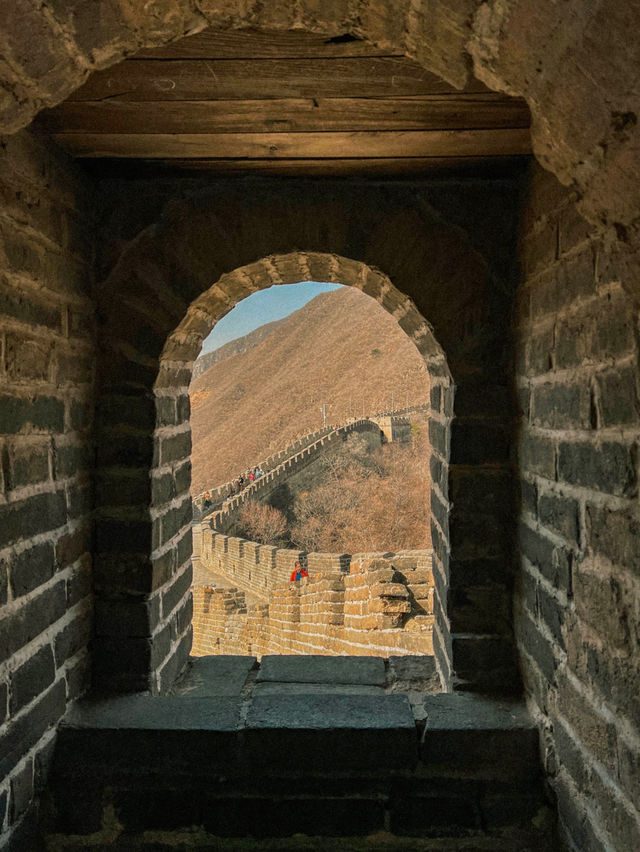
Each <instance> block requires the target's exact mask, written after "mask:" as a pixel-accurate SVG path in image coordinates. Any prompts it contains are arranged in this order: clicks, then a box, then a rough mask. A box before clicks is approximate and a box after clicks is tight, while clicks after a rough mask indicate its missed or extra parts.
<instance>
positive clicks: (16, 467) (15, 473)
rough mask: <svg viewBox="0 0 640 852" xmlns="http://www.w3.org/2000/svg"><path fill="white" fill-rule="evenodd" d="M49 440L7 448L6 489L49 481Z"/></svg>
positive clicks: (16, 444)
mask: <svg viewBox="0 0 640 852" xmlns="http://www.w3.org/2000/svg"><path fill="white" fill-rule="evenodd" d="M49 448H50V444H49V440H48V439H47V440H45V441H40V442H38V443H34V442H32V441H29V443H28V444H22V443H14V444H11V445H10V448H9V476H8V480H9V481H8V483H7V488H9V489H13V488H21V487H23V486H24V485H32V484H33V483H36V482H45V481H46V480H48V479H49Z"/></svg>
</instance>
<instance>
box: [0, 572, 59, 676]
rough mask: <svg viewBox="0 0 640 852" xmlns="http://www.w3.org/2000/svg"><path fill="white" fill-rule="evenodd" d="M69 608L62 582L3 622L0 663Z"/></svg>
mask: <svg viewBox="0 0 640 852" xmlns="http://www.w3.org/2000/svg"><path fill="white" fill-rule="evenodd" d="M66 607H67V601H66V593H65V583H64V580H61V581H60V582H59V583H56V584H55V585H54V586H50V587H49V588H47V589H45V591H43V592H41V593H40V594H39V595H36V596H35V597H32V598H30V599H29V600H28V601H27V602H26V603H25V604H24V605H23V606H21V607H20V608H18V609H17V610H16V611H15V612H13V613H12V614H11V615H7V616H5V617H4V618H3V619H2V621H0V662H2V661H4V660H6V659H8V658H9V657H10V656H11V655H12V654H13V653H15V651H17V650H18V649H19V648H22V647H23V646H24V645H26V644H27V643H28V642H31V640H32V639H35V637H36V636H38V635H39V634H40V633H42V632H43V631H44V630H46V629H47V627H49V626H50V625H51V624H53V623H54V622H55V621H57V620H58V619H59V618H61V617H62V616H63V615H64V613H65V611H66Z"/></svg>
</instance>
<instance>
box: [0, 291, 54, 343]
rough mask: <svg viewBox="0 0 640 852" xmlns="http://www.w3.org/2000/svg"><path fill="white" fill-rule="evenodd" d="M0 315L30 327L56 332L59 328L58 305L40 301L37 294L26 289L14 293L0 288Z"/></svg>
mask: <svg viewBox="0 0 640 852" xmlns="http://www.w3.org/2000/svg"><path fill="white" fill-rule="evenodd" d="M0 314H2V315H3V316H9V317H13V318H14V319H17V320H20V321H21V322H24V323H27V324H29V325H30V326H35V325H39V326H44V327H46V328H49V329H51V330H52V331H58V332H59V331H60V328H61V312H60V307H59V305H56V304H55V303H53V302H49V301H46V300H41V299H40V298H39V294H37V293H34V292H29V291H27V290H26V289H23V290H21V291H16V290H15V289H9V288H8V287H5V286H0Z"/></svg>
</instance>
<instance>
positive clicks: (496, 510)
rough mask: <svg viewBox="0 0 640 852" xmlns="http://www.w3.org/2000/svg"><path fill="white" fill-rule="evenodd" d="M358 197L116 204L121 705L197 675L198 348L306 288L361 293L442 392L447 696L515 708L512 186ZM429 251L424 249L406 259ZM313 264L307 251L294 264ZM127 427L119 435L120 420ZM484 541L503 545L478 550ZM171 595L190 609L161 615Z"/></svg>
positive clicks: (470, 185)
mask: <svg viewBox="0 0 640 852" xmlns="http://www.w3.org/2000/svg"><path fill="white" fill-rule="evenodd" d="M349 187H350V192H349V193H348V194H346V195H345V194H344V193H343V192H340V193H336V188H335V186H334V185H332V184H331V183H330V182H329V183H327V182H322V181H297V180H293V181H290V182H287V183H286V185H285V184H282V183H281V182H277V181H271V180H251V181H247V182H245V183H243V194H242V197H239V196H238V195H237V191H236V190H237V187H236V186H235V185H234V184H233V182H232V181H223V180H215V181H211V180H207V179H205V178H202V179H197V180H192V179H190V180H189V181H187V182H182V183H178V182H176V181H175V180H173V179H169V180H167V181H160V182H154V183H153V184H151V183H149V182H148V181H147V180H140V181H138V180H133V181H108V182H107V183H106V185H102V187H101V188H102V189H103V192H104V198H105V204H104V207H103V209H102V210H101V226H102V230H101V234H102V235H103V236H104V240H101V257H100V260H99V263H98V268H99V269H101V270H103V274H104V280H103V281H102V283H101V284H100V286H99V287H98V288H97V292H98V294H99V297H100V314H101V316H102V317H103V319H104V322H103V324H102V326H101V340H100V349H101V355H102V366H101V371H100V375H101V386H100V390H99V395H100V400H101V402H100V405H99V407H98V411H99V412H100V415H99V431H100V435H101V438H100V441H101V445H102V446H103V447H104V453H103V455H102V456H101V458H100V459H99V466H98V468H99V477H100V479H101V480H108V481H109V482H110V486H111V487H110V489H109V490H108V491H107V490H105V491H104V492H103V493H101V494H100V495H99V500H98V505H97V510H96V516H97V519H98V523H97V530H96V532H97V535H96V559H97V561H98V562H99V564H100V565H101V566H104V569H105V572H104V573H105V576H106V574H107V567H108V566H110V567H109V576H110V580H109V582H108V584H105V586H104V587H103V588H102V589H101V590H100V594H101V595H103V594H104V595H105V596H106V597H108V598H109V599H116V598H117V599H119V600H121V601H123V605H122V607H120V609H119V611H120V612H122V613H124V612H125V610H126V611H127V615H126V617H125V616H124V615H123V616H122V623H121V625H120V627H119V628H118V630H119V634H118V635H114V636H106V637H102V636H100V635H98V636H97V637H96V653H95V657H94V659H95V663H96V671H100V673H101V677H102V676H103V675H104V677H105V684H106V685H107V686H109V688H111V689H117V690H131V689H141V688H147V687H149V688H151V689H152V690H159V691H162V690H163V689H164V688H165V686H166V685H167V684H168V683H169V682H170V679H171V677H172V676H173V674H174V673H175V671H176V670H177V669H178V668H179V667H180V665H182V664H183V663H184V662H185V661H186V659H187V655H188V643H189V624H188V613H189V607H190V600H189V595H188V573H189V566H188V564H187V562H186V561H182V558H183V554H184V552H185V551H186V550H187V548H188V540H189V535H190V531H189V523H188V518H187V510H188V503H187V499H186V497H187V495H186V490H185V479H186V478H187V477H188V475H189V460H188V453H189V431H188V430H189V426H188V422H189V412H188V400H187V395H188V386H189V381H190V376H191V370H192V367H193V362H194V361H195V358H196V357H197V355H198V352H199V348H200V344H201V341H202V340H203V338H204V337H205V336H206V334H207V333H208V332H209V330H210V328H211V326H212V325H213V324H214V323H215V322H216V321H217V319H219V318H220V317H221V316H223V315H224V314H225V313H227V312H228V310H229V309H230V308H231V307H232V306H233V305H234V304H236V303H237V302H238V301H240V300H241V299H243V298H245V297H246V296H248V295H250V293H252V292H255V291H256V290H258V289H261V288H262V287H265V286H270V285H272V284H273V283H282V284H285V283H294V282H296V281H304V280H325V281H338V282H340V283H343V284H349V285H351V286H356V287H358V288H359V289H361V290H362V291H363V292H364V293H365V294H367V295H369V296H370V297H372V298H374V299H376V301H378V302H379V303H380V304H381V305H382V306H383V307H384V308H385V309H386V310H387V311H388V312H389V313H391V314H392V315H393V316H394V317H395V318H396V319H397V321H398V324H399V325H400V327H401V328H402V329H403V330H404V331H405V332H406V333H407V335H408V337H409V338H410V339H411V340H412V341H413V342H414V344H415V346H416V348H417V349H418V351H419V352H420V353H421V355H422V357H423V358H424V361H425V365H426V367H427V370H428V372H429V375H430V377H431V384H432V390H433V406H432V411H433V417H432V421H433V422H432V424H431V436H430V437H431V445H432V446H433V448H434V454H433V465H434V477H433V481H434V488H433V494H432V500H433V502H432V505H433V506H434V507H435V508H434V511H433V515H434V518H435V519H436V520H435V524H436V525H437V528H435V529H434V572H435V573H436V577H437V578H436V582H435V586H436V592H435V602H434V610H435V615H436V623H437V628H436V634H437V638H436V640H435V651H436V657H437V659H438V661H439V663H438V664H439V669H440V672H441V674H442V676H443V678H444V680H445V683H446V684H447V686H448V687H451V686H452V685H454V684H455V686H456V687H457V688H462V689H467V690H479V691H484V692H498V691H501V692H504V691H511V692H517V690H518V689H519V688H520V684H519V681H518V677H517V663H516V657H515V653H514V643H513V633H512V621H511V609H510V606H509V604H508V602H509V600H510V597H511V592H512V579H513V571H512V567H513V562H512V557H513V553H512V546H513V539H512V536H511V532H510V531H511V530H512V529H513V523H514V515H513V505H512V493H513V488H512V478H511V476H512V472H511V470H510V467H509V464H510V461H509V453H510V432H511V425H512V422H513V405H512V400H511V398H510V397H509V394H508V391H507V388H508V384H507V367H508V348H509V339H508V334H507V329H508V323H509V319H510V296H511V293H512V288H513V286H514V281H515V279H514V274H513V273H514V269H513V260H514V250H515V234H513V237H514V240H513V242H510V237H511V235H512V229H513V226H514V223H515V213H514V211H515V202H516V194H515V184H514V183H513V182H511V181H493V180H478V181H469V182H466V181H464V180H460V181H454V182H453V183H452V182H449V181H448V182H443V183H440V182H437V181H425V182H423V183H419V182H418V183H415V184H414V183H411V184H404V183H403V184H400V183H388V184H377V183H376V184H375V185H373V184H371V183H368V182H366V181H359V180H356V181H352V182H350V184H349ZM134 197H135V199H136V203H135V204H133V203H132V198H134ZM291 210H296V211H298V212H299V214H300V215H296V216H290V215H289V213H288V212H287V211H291ZM221 211H225V215H224V216H222V215H221ZM466 229H469V230H468V231H467V230H466ZM417 233H419V234H421V235H422V238H421V239H413V238H411V239H408V237H409V235H415V234H417ZM220 234H224V235H225V238H224V239H223V240H220V239H217V238H216V239H214V238H212V235H220ZM498 237H499V238H498ZM300 245H304V246H305V247H306V248H305V250H300V251H292V250H291V247H292V246H300ZM398 245H403V246H404V248H405V250H404V251H403V252H402V253H399V252H398V250H397V247H398ZM452 257H453V258H454V259H455V260H454V262H451V258H452ZM256 258H259V259H256ZM434 259H435V260H434ZM380 270H384V272H381V271H380ZM216 276H217V278H216ZM212 281H214V282H215V283H213V284H212ZM123 312H125V313H126V321H123ZM454 385H455V406H454ZM458 405H459V410H457V409H458ZM454 409H455V411H454ZM114 411H119V412H120V421H119V422H118V421H117V420H115V419H111V420H109V413H110V412H114ZM103 412H104V414H103ZM454 413H455V417H456V420H455V423H454V424H453V427H452V428H450V424H451V420H452V417H453V414H454ZM151 424H153V425H154V427H155V432H154V439H153V442H152V441H151V440H150V436H151V432H152V431H153V430H152V429H151ZM154 446H155V454H154ZM115 458H117V463H115V461H114V459H115ZM449 460H451V465H449ZM150 473H151V476H150V475H149V474H150ZM150 481H151V483H152V485H153V488H152V489H150ZM454 489H455V500H452V501H451V497H452V496H453V490H454ZM151 490H152V492H153V493H152V494H150V491H151ZM450 501H451V502H450ZM452 502H453V504H454V508H453V511H452V513H451V515H450V514H449V510H450V508H451V503H452ZM150 503H151V505H152V517H151V519H150V518H149V513H148V507H149V504H150ZM478 506H480V507H481V508H482V512H481V513H478ZM181 519H182V526H180V521H181ZM451 520H454V521H455V523H454V524H453V526H452V525H451V523H450V521H451ZM484 530H489V531H490V533H491V534H490V537H488V538H485V540H484V541H483V540H482V539H481V534H482V533H483V532H484ZM125 565H126V566H128V567H127V570H126V571H125V570H123V566H125ZM169 589H175V593H176V595H177V598H174V597H173V594H172V596H171V598H169V599H167V606H166V607H165V605H164V604H163V603H162V599H163V597H162V596H163V595H164V594H165V593H166V592H168V590H169ZM149 596H153V597H155V598H156V600H155V602H153V606H151V605H150V604H151V599H150V597H149ZM158 598H159V600H158ZM496 602H497V605H496ZM171 605H173V608H172V609H169V607H170V606H171ZM116 614H117V613H116ZM125 623H126V624H128V625H131V624H132V623H135V624H136V625H137V627H136V628H135V629H136V631H137V633H136V635H125V634H126V630H125ZM128 629H129V630H130V627H129V628H128ZM113 630H114V632H115V630H116V627H115V620H114V628H113ZM456 657H458V659H456ZM454 672H455V676H454V674H453V673H454Z"/></svg>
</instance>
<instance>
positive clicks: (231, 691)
mask: <svg viewBox="0 0 640 852" xmlns="http://www.w3.org/2000/svg"><path fill="white" fill-rule="evenodd" d="M255 663H256V658H255V657H240V656H233V655H231V654H228V655H223V654H220V655H218V656H217V657H215V658H213V657H200V658H199V659H195V660H191V661H190V664H189V666H188V668H187V669H186V670H185V672H184V673H183V675H182V677H181V678H180V680H179V681H178V682H177V683H176V684H175V686H174V687H173V689H172V693H173V694H174V695H185V696H187V697H188V698H211V697H214V696H219V695H225V696H228V695H240V693H241V692H242V689H243V687H244V685H245V683H246V681H247V677H248V675H249V672H250V671H251V669H252V668H253V666H254V665H255Z"/></svg>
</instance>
